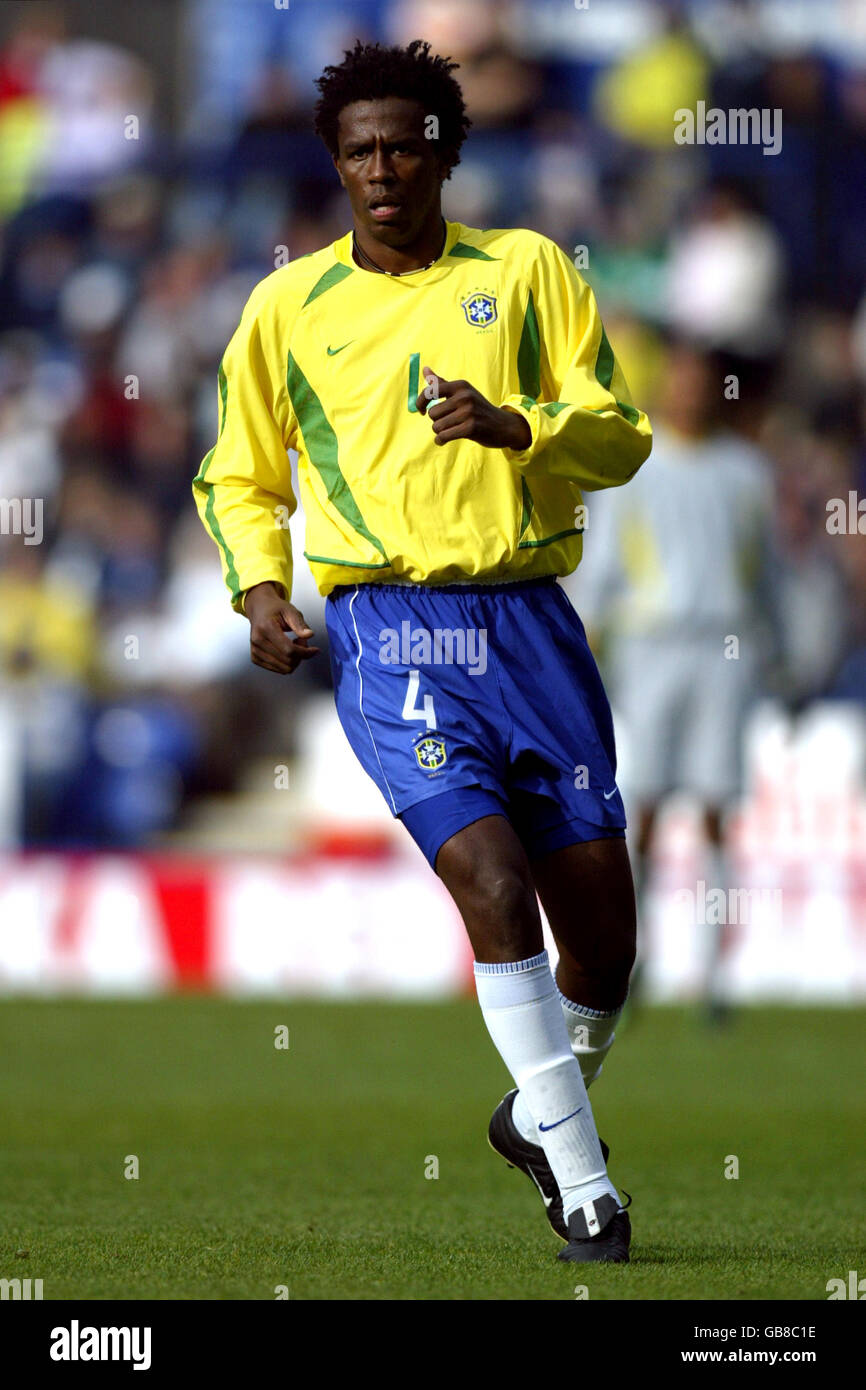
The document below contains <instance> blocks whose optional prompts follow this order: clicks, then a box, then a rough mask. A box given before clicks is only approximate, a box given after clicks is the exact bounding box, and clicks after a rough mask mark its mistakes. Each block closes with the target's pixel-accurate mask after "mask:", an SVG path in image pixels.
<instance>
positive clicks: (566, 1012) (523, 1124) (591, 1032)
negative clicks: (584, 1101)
mask: <svg viewBox="0 0 866 1390" xmlns="http://www.w3.org/2000/svg"><path fill="white" fill-rule="evenodd" d="M556 992H557V994H558V996H559V1003H560V1006H561V1008H562V1012H563V1016H564V1018H565V1026H566V1028H567V1029H568V1037H569V1041H570V1043H571V1050H572V1052H573V1053H574V1055H575V1057H576V1058H577V1060H578V1063H579V1065H580V1071H581V1075H582V1076H583V1084H584V1085H585V1086H586V1088H587V1090H589V1088H590V1086H591V1085H592V1083H593V1081H597V1080H598V1077H599V1074H600V1073H601V1068H602V1064H603V1062H604V1059H605V1057H606V1056H607V1054H608V1052H609V1051H610V1049H611V1046H612V1044H613V1040H614V1038H615V1037H616V1032H615V1029H616V1025H617V1023H618V1021H619V1017H620V1014H621V1013H622V1011H623V1009H624V1008H625V999H624V1000H623V1001H622V1003H621V1004H620V1006H619V1008H618V1009H610V1010H609V1011H605V1010H603V1009H590V1008H588V1007H587V1006H586V1005H585V1004H575V1003H573V1002H572V1000H571V999H566V997H565V995H564V994H563V992H562V990H561V989H559V987H558V986H557V991H556ZM627 997H628V996H626V998H627ZM511 1118H512V1119H513V1121H514V1123H515V1124H516V1126H517V1128H518V1129H519V1131H520V1133H521V1134H522V1136H523V1138H524V1139H526V1140H527V1142H528V1143H530V1144H537V1143H538V1137H537V1136H538V1131H537V1129H536V1127H535V1122H534V1121H533V1118H532V1116H531V1115H530V1113H529V1107H528V1106H527V1104H526V1101H525V1100H524V1097H523V1093H522V1092H521V1091H518V1093H517V1095H516V1096H515V1098H514V1108H513V1109H512V1111H511Z"/></svg>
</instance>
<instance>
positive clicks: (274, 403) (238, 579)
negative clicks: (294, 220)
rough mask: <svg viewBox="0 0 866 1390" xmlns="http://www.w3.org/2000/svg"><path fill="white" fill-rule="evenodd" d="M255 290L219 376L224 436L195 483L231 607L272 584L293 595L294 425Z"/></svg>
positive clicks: (273, 340)
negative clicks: (260, 586)
mask: <svg viewBox="0 0 866 1390" xmlns="http://www.w3.org/2000/svg"><path fill="white" fill-rule="evenodd" d="M257 300H258V293H257V291H254V292H253V295H252V296H251V298H250V300H249V301H248V303H247V306H246V308H245V309H244V313H243V317H242V318H241V321H240V324H239V325H238V328H237V330H236V332H235V334H234V336H233V338H232V340H231V342H230V343H229V345H228V347H227V348H226V351H225V354H224V356H223V360H222V362H221V364H220V369H219V412H220V413H219V434H218V437H217V442H216V444H215V445H214V447H213V448H212V449H211V450H210V452H209V453H208V454H207V455H206V457H205V458H204V459H203V460H202V464H201V467H200V469H199V471H198V474H197V476H196V478H195V479H194V481H193V496H194V497H195V501H196V506H197V508H198V512H199V516H200V517H201V519H202V522H203V524H204V526H205V529H206V530H207V531H208V533H209V534H210V535H211V537H212V538H213V540H214V541H215V542H216V544H217V546H218V547H219V551H220V556H221V558H222V567H223V575H224V577H225V581H226V584H227V586H228V589H229V592H230V594H231V601H232V607H233V608H234V609H235V610H236V611H238V612H243V595H244V593H245V591H246V590H247V589H251V588H252V587H253V585H255V584H261V583H264V582H265V581H266V580H273V581H274V582H275V583H277V584H280V585H282V587H283V590H284V591H285V595H286V598H289V597H290V595H291V588H292V546H291V540H290V536H289V529H288V522H289V517H290V516H291V515H292V513H293V512H294V510H295V508H296V506H297V500H296V498H295V495H294V492H293V490H292V482H291V469H290V466H289V459H288V449H289V448H290V447H292V444H293V441H294V438H295V430H296V421H295V419H294V415H293V412H292V410H291V406H290V404H289V401H288V396H287V393H286V391H285V387H284V384H283V383H282V382H281V380H280V378H279V376H278V375H277V376H276V379H275V376H274V375H272V373H274V369H275V367H276V364H277V363H278V362H279V361H280V358H279V350H278V347H277V333H276V331H275V329H274V327H273V326H272V325H270V324H269V322H268V320H267V318H263V319H262V321H260V320H259V318H258V317H257V315H256V305H257Z"/></svg>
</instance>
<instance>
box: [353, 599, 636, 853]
mask: <svg viewBox="0 0 866 1390" xmlns="http://www.w3.org/2000/svg"><path fill="white" fill-rule="evenodd" d="M326 622H327V628H328V637H329V639H330V650H331V669H332V673H333V677H334V690H335V694H336V701H337V713H338V714H339V717H340V722H341V724H342V725H343V728H344V730H345V732H346V735H347V737H348V739H349V742H350V744H351V745H352V748H353V749H354V751H355V754H356V755H357V757H358V758H359V760H360V762H361V764H362V765H363V767H364V768H365V769H366V771H367V772H368V773H369V775H370V776H371V777H372V779H373V781H374V782H375V783H376V785H377V786H378V788H379V790H380V791H381V793H382V795H383V796H384V798H385V800H386V802H387V804H388V806H389V807H390V810H391V813H392V815H394V816H399V817H401V818H402V820H403V821H404V824H405V825H406V827H407V829H408V830H409V832H410V833H411V834H412V836H413V838H414V839H415V840H416V841H417V842H418V844H419V845H420V847H421V849H422V851H423V852H424V854H425V856H426V857H427V859H428V861H429V862H430V864H431V865H433V866H434V867H435V862H436V855H437V853H438V851H439V849H440V848H441V846H442V845H443V844H444V843H445V841H446V840H447V839H450V837H451V836H452V835H454V834H456V833H457V831H458V830H461V829H463V828H464V826H466V825H469V824H471V823H472V821H475V820H478V819H479V818H480V817H481V816H484V815H495V814H501V815H505V816H507V817H508V819H509V820H510V821H511V823H512V824H513V825H514V827H515V830H516V831H517V833H518V835H519V836H520V838H521V840H522V842H523V844H524V845H525V847H526V849H527V853H528V854H530V856H531V857H537V856H538V855H539V854H542V853H549V852H550V851H551V850H552V849H558V848H561V847H563V846H564V845H566V844H574V843H580V842H583V841H585V840H593V839H601V838H605V837H607V836H611V835H613V836H622V835H623V834H624V831H625V811H624V808H623V803H622V797H621V796H620V793H619V791H618V789H617V786H616V747H615V743H614V735H613V721H612V719H611V713H610V706H609V704H608V701H607V696H606V695H605V693H604V687H603V686H602V683H601V677H600V676H599V673H598V668H597V666H596V664H595V660H594V658H593V655H592V652H591V651H590V649H589V646H588V644H587V641H586V634H585V632H584V629H583V624H582V623H581V621H580V618H579V617H578V616H577V614H576V613H575V611H574V609H573V608H572V606H571V604H570V603H569V601H568V598H567V597H566V595H565V592H564V591H563V589H562V587H561V586H560V585H559V584H558V583H557V581H556V579H555V578H553V577H551V578H549V579H534V580H526V581H519V582H516V583H511V584H477V585H476V584H459V585H444V586H432V585H396V584H361V585H358V586H340V587H338V588H336V589H334V590H333V591H332V592H331V594H330V595H329V597H328V601H327V604H326Z"/></svg>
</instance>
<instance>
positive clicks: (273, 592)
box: [244, 581, 321, 676]
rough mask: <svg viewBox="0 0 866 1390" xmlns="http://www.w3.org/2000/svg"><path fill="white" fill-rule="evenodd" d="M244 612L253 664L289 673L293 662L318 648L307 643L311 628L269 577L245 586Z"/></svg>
mask: <svg viewBox="0 0 866 1390" xmlns="http://www.w3.org/2000/svg"><path fill="white" fill-rule="evenodd" d="M244 612H245V613H246V615H247V617H248V618H249V620H250V658H251V660H252V662H253V664H254V665H255V666H263V667H264V668H265V670H266V671H276V672H277V674H278V675H280V676H290V675H291V673H292V672H293V671H294V669H295V667H296V666H298V665H299V664H300V663H301V662H302V661H306V660H308V658H309V657H311V656H317V655H318V653H319V651H320V650H321V648H320V647H310V646H308V645H307V644H308V642H309V640H310V638H311V637H312V635H313V629H312V628H311V627H308V626H307V624H306V622H305V621H304V615H303V613H302V612H301V611H300V609H298V608H296V607H295V605H294V604H293V603H289V602H288V600H287V599H284V598H283V596H282V594H281V593H280V591H279V589H278V588H277V586H276V585H275V584H272V583H271V582H270V581H268V582H267V583H265V584H256V585H255V586H254V587H253V588H252V589H248V590H247V592H246V596H245V598H244Z"/></svg>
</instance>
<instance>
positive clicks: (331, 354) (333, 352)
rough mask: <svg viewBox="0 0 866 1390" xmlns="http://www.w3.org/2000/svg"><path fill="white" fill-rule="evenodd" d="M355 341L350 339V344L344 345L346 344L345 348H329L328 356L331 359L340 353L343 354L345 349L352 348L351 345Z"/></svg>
mask: <svg viewBox="0 0 866 1390" xmlns="http://www.w3.org/2000/svg"><path fill="white" fill-rule="evenodd" d="M354 341H355V339H354V338H350V339H349V341H348V343H344V344H343V347H338V348H332V347H329V348H328V356H329V357H336V355H337V353H338V352H342V351H343V348H347V347H351V345H352V343H354Z"/></svg>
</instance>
